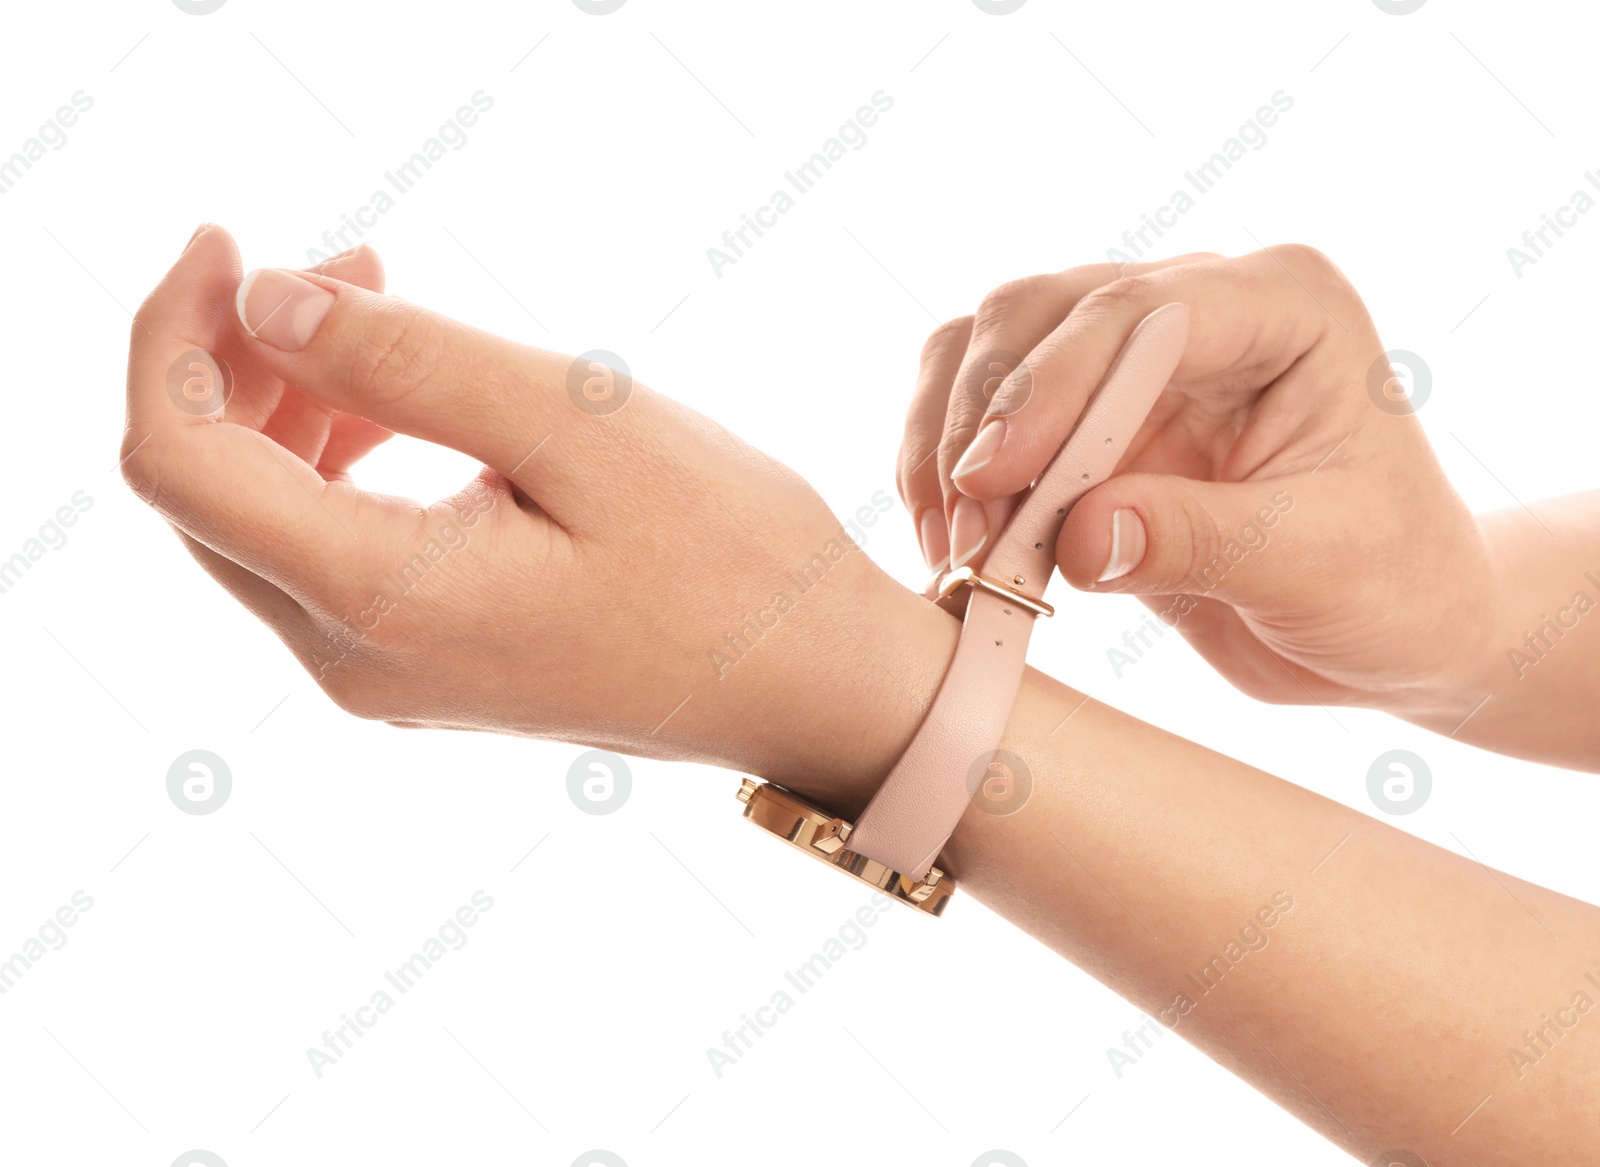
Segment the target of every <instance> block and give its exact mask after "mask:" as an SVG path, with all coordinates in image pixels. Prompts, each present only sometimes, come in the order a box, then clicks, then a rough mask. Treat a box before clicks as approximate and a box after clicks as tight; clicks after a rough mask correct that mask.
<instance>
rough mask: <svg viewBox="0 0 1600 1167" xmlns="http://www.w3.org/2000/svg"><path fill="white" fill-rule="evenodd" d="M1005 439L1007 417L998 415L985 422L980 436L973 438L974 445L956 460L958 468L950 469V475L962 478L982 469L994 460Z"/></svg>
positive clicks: (979, 432)
mask: <svg viewBox="0 0 1600 1167" xmlns="http://www.w3.org/2000/svg"><path fill="white" fill-rule="evenodd" d="M1005 440H1006V419H1005V418H1003V417H996V418H992V419H991V420H989V421H986V422H984V424H983V428H982V429H980V430H979V431H978V436H977V437H975V438H973V439H972V445H970V446H968V447H967V452H966V453H965V454H962V455H961V458H960V460H959V461H957V462H956V468H955V469H954V470H952V471H950V477H951V478H960V477H961V476H962V475H964V474H971V473H972V472H973V471H974V470H982V469H983V468H984V467H985V466H987V465H988V464H989V463H990V462H992V461H993V460H994V456H995V455H996V454H998V453H999V452H1000V443H1001V442H1003V441H1005Z"/></svg>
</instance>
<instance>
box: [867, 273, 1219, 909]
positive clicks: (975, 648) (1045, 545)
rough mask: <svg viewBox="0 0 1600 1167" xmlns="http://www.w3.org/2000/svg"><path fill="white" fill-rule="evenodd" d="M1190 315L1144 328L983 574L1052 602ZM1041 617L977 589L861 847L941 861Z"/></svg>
mask: <svg viewBox="0 0 1600 1167" xmlns="http://www.w3.org/2000/svg"><path fill="white" fill-rule="evenodd" d="M1188 336H1189V309H1188V308H1187V306H1185V305H1183V304H1168V305H1166V306H1165V307H1163V308H1158V309H1156V310H1155V311H1154V312H1152V313H1150V315H1148V316H1146V317H1145V318H1144V319H1143V320H1141V321H1140V322H1139V324H1138V326H1137V327H1136V328H1135V329H1134V330H1133V334H1132V335H1131V336H1129V337H1128V340H1127V343H1126V344H1124V345H1123V346H1122V350H1121V351H1120V352H1119V353H1118V354H1117V357H1116V360H1115V361H1113V362H1112V365H1111V368H1110V369H1109V370H1108V371H1107V373H1106V376H1105V379H1104V380H1103V381H1102V382H1101V384H1100V388H1099V389H1098V390H1097V391H1096V393H1095V394H1094V396H1093V398H1092V399H1091V400H1090V402H1089V404H1088V407H1087V408H1086V409H1085V411H1084V413H1083V416H1082V418H1081V419H1080V420H1079V422H1078V425H1077V427H1076V428H1075V429H1074V430H1073V431H1072V434H1071V436H1070V437H1069V438H1068V439H1067V440H1066V442H1065V443H1063V445H1062V447H1061V450H1060V451H1059V452H1058V453H1057V454H1056V456H1055V458H1053V459H1052V460H1051V462H1050V465H1049V466H1048V467H1047V468H1046V469H1045V472H1044V473H1043V474H1042V475H1040V476H1039V478H1038V480H1037V481H1036V482H1035V483H1034V486H1033V489H1032V490H1031V491H1029V493H1028V497H1027V498H1026V499H1025V500H1024V501H1023V503H1022V504H1021V506H1019V507H1018V508H1017V510H1016V512H1015V514H1013V515H1012V517H1011V521H1010V522H1009V523H1007V524H1006V527H1005V530H1004V531H1002V532H1001V533H1000V536H999V538H998V539H997V540H996V541H995V542H994V543H993V544H992V545H991V547H990V550H989V554H988V557H987V558H986V559H985V561H984V564H983V567H982V569H981V574H982V576H983V577H984V578H985V579H986V580H992V581H995V582H996V583H997V584H1000V585H1003V586H1004V587H1006V588H1009V589H1010V590H1012V591H1014V592H1016V593H1018V594H1020V595H1022V596H1024V597H1027V598H1029V599H1031V600H1034V601H1042V600H1043V598H1044V592H1045V587H1046V585H1047V584H1048V583H1049V582H1050V576H1051V573H1052V571H1053V570H1054V568H1055V549H1056V539H1057V537H1058V536H1059V535H1060V532H1061V524H1062V522H1063V521H1064V520H1065V518H1066V514H1067V511H1068V510H1069V509H1071V507H1072V505H1073V504H1074V503H1075V502H1077V501H1078V499H1080V498H1082V497H1083V495H1084V494H1085V493H1087V492H1088V491H1089V490H1091V489H1092V488H1093V487H1095V486H1097V485H1099V484H1100V483H1101V482H1104V481H1105V480H1106V479H1107V478H1109V477H1111V475H1112V474H1113V473H1114V472H1115V470H1116V467H1117V463H1118V462H1119V461H1120V460H1121V459H1122V455H1123V454H1124V453H1125V452H1126V451H1127V448H1128V444H1129V443H1130V442H1131V441H1132V440H1133V437H1134V435H1135V434H1137V433H1138V431H1139V427H1140V426H1141V425H1142V424H1143V423H1144V419H1145V416H1146V415H1147V414H1148V413H1149V412H1150V408H1151V406H1153V405H1154V404H1155V402H1156V398H1157V397H1159V396H1160V394H1161V390H1162V389H1163V388H1165V387H1166V384H1167V380H1168V378H1170V377H1171V376H1172V372H1173V370H1174V369H1176V368H1177V366H1178V361H1179V360H1180V359H1182V357H1183V348H1184V344H1185V342H1186V341H1187V340H1188ZM1034 618H1035V613H1034V611H1033V610H1031V609H1030V608H1028V607H1026V606H1025V605H1023V604H1021V603H1018V602H1017V601H1016V600H1014V599H1010V598H1007V597H1005V596H1003V595H1001V594H997V593H996V592H992V591H987V590H984V589H983V588H981V587H973V588H972V589H971V590H970V593H969V595H968V598H967V610H966V618H965V620H964V622H963V624H962V630H961V639H960V641H959V643H958V644H957V646H956V651H955V656H954V657H953V658H952V659H951V661H950V667H949V668H948V669H947V670H946V671H945V676H944V681H943V682H942V683H941V684H940V686H939V692H938V695H937V696H936V697H935V698H934V701H933V705H932V707H931V708H930V709H929V710H928V715H927V717H926V718H924V719H923V723H922V725H921V727H920V728H919V729H918V730H917V734H916V736H915V737H914V738H913V739H912V741H911V744H910V746H908V747H907V749H906V752H905V755H904V756H903V757H902V758H901V759H900V761H899V763H898V764H897V765H896V766H895V768H894V770H893V771H891V772H890V774H889V777H888V778H887V779H885V780H884V783H883V785H882V786H881V787H879V789H878V792H877V794H875V795H874V796H873V799H872V801H871V802H870V803H869V804H868V806H867V809H866V810H865V811H864V812H862V814H861V817H860V818H859V819H857V821H856V824H855V828H854V831H853V833H852V834H851V836H850V849H851V850H852V851H854V852H856V853H857V854H859V855H865V856H867V857H868V858H869V859H875V860H877V861H878V862H879V863H882V864H885V865H886V866H888V867H890V868H892V869H893V870H895V871H898V872H900V873H901V874H902V875H904V876H908V877H910V878H912V879H921V878H922V877H923V876H924V875H926V874H927V871H928V868H929V867H931V866H932V865H933V862H934V860H935V859H936V858H937V857H938V854H939V851H940V849H941V848H942V847H943V846H944V844H945V840H947V839H948V838H949V837H950V834H951V832H953V831H954V830H955V828H956V824H957V823H958V822H960V821H961V816H962V815H963V814H964V813H965V812H966V809H967V805H968V804H969V803H970V802H971V801H972V796H973V794H974V793H975V792H976V789H977V782H978V780H979V779H980V778H981V777H982V775H983V773H984V772H985V770H986V768H987V766H988V763H989V762H990V761H991V760H992V759H993V757H994V754H995V750H996V746H997V745H998V744H999V742H1000V738H1001V736H1002V735H1003V734H1004V732H1005V727H1006V722H1007V721H1008V720H1009V719H1010V716H1011V706H1012V703H1013V702H1014V701H1015V700H1016V696H1017V689H1018V688H1019V687H1020V685H1021V683H1022V673H1023V669H1024V668H1025V667H1026V664H1027V655H1028V637H1029V635H1030V634H1031V633H1032V631H1033V622H1034Z"/></svg>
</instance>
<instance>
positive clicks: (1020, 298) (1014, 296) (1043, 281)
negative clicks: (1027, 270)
mask: <svg viewBox="0 0 1600 1167" xmlns="http://www.w3.org/2000/svg"><path fill="white" fill-rule="evenodd" d="M1051 278H1052V277H1050V276H1023V277H1022V278H1021V279H1015V280H1007V281H1006V282H1005V283H1003V284H1001V285H1000V286H999V287H997V288H995V289H994V290H993V291H991V292H990V293H989V294H988V295H987V296H985V297H984V298H983V303H982V304H980V305H979V306H978V318H979V319H980V320H982V321H983V322H984V323H985V324H992V323H993V322H995V321H997V320H1006V319H1009V318H1011V317H1012V316H1015V315H1016V314H1017V312H1018V310H1019V309H1021V308H1023V307H1024V306H1025V305H1027V304H1028V303H1030V302H1031V301H1033V300H1035V299H1037V298H1038V296H1039V295H1040V293H1041V292H1043V291H1044V289H1045V287H1046V286H1047V285H1048V284H1049V283H1050V282H1051Z"/></svg>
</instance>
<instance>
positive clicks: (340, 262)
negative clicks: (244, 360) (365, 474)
mask: <svg viewBox="0 0 1600 1167" xmlns="http://www.w3.org/2000/svg"><path fill="white" fill-rule="evenodd" d="M306 270H307V271H311V272H316V273H319V274H322V275H328V276H332V277H333V278H335V279H338V280H343V281H344V282H345V283H347V284H354V285H355V286H356V287H358V288H365V289H367V290H368V291H369V292H382V291H383V284H384V272H383V262H382V260H380V259H379V258H378V253H377V252H376V251H374V250H373V249H372V248H371V247H370V246H368V245H367V244H365V243H363V244H361V245H360V246H359V247H355V248H352V249H351V250H349V251H346V252H342V253H341V254H339V255H336V256H334V257H333V258H332V259H328V260H324V261H323V262H322V263H319V264H315V265H313V266H312V267H310V268H307V269H306ZM340 416H342V415H340V414H338V413H337V412H336V411H334V410H332V409H329V408H328V407H327V406H325V405H323V404H322V403H321V402H320V401H317V400H316V399H315V398H312V397H307V396H306V395H305V394H304V393H301V392H300V391H299V390H297V389H295V388H294V387H293V386H286V387H285V388H284V390H283V394H282V396H281V397H280V398H279V399H278V404H277V407H276V408H275V409H274V410H273V412H272V416H271V417H269V418H268V419H267V421H266V424H265V425H263V426H262V427H261V432H262V433H263V434H265V435H266V436H267V437H269V438H271V439H272V440H273V441H275V442H277V443H278V445H280V446H282V447H283V448H284V449H286V450H288V451H290V452H291V453H293V454H295V455H296V456H297V457H299V458H301V459H302V460H304V461H305V462H306V463H308V464H309V465H312V466H317V467H318V468H319V469H320V468H321V467H320V462H321V459H322V451H323V448H324V447H325V446H326V445H327V443H328V440H329V437H330V436H331V434H332V431H333V427H334V423H335V419H337V418H338V417H340ZM362 452H363V453H365V451H362ZM343 469H348V465H346V466H345V467H343Z"/></svg>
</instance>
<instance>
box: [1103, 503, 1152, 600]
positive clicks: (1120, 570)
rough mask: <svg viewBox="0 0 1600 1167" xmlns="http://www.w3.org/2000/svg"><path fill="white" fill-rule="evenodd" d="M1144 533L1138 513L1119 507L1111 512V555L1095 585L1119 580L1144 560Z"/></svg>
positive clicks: (1142, 523)
mask: <svg viewBox="0 0 1600 1167" xmlns="http://www.w3.org/2000/svg"><path fill="white" fill-rule="evenodd" d="M1144 549H1145V531H1144V522H1143V520H1141V519H1140V518H1139V512H1138V511H1133V510H1129V509H1128V508H1127V507H1119V508H1117V509H1116V510H1114V511H1112V512H1111V555H1110V557H1109V558H1108V559H1107V560H1106V569H1105V570H1104V571H1102V572H1101V573H1100V578H1099V579H1097V580H1096V581H1095V582H1096V583H1108V582H1109V581H1111V580H1114V579H1121V578H1122V577H1123V576H1125V575H1127V574H1128V573H1129V572H1130V571H1132V570H1133V569H1134V568H1136V567H1138V566H1139V563H1140V561H1141V560H1143V559H1144Z"/></svg>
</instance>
